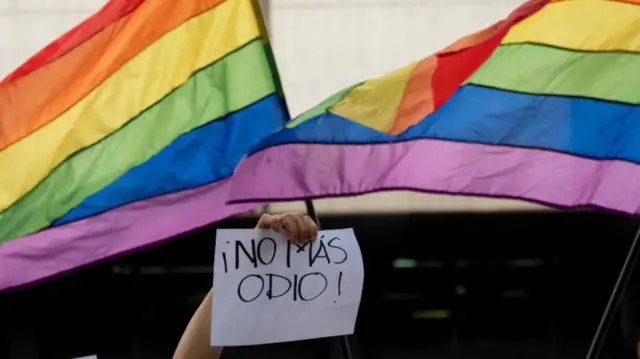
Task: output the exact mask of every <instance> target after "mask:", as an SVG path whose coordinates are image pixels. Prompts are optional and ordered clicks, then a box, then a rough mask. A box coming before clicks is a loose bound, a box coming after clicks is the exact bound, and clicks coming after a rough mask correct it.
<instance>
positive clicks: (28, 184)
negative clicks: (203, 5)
mask: <svg viewBox="0 0 640 359" xmlns="http://www.w3.org/2000/svg"><path fill="white" fill-rule="evenodd" d="M256 15H257V14H256V13H255V12H254V9H253V7H252V4H251V0H228V1H226V2H224V3H222V4H220V5H218V6H217V7H215V8H213V9H212V10H209V11H208V12H206V13H203V14H202V15H199V16H198V17H195V18H193V19H191V20H190V21H188V22H186V23H184V24H183V25H181V26H180V27H178V28H176V29H175V30H173V31H171V32H169V33H168V34H166V35H165V36H163V37H162V38H161V39H160V40H158V41H157V42H155V43H154V44H152V45H151V46H149V47H148V48H147V49H145V50H144V51H143V52H141V53H140V54H138V55H137V56H136V57H135V58H133V59H132V60H131V61H130V62H128V63H127V64H126V65H124V66H123V67H122V68H121V69H120V70H119V71H118V72H116V73H115V74H114V75H113V76H111V77H110V78H109V79H107V81H105V82H104V83H103V84H102V85H101V86H99V87H98V88H97V89H96V90H94V91H93V92H91V93H90V94H89V95H88V96H87V97H85V98H84V99H82V101H80V102H79V103H78V104H76V105H75V106H74V107H72V108H71V109H70V110H69V111H67V112H66V113H64V114H62V115H61V116H60V117H58V118H57V119H55V120H54V121H52V122H51V123H50V124H48V125H47V126H44V127H42V128H41V129H39V130H38V131H36V132H34V133H33V134H31V135H30V136H28V137H26V138H24V139H23V140H22V141H19V142H17V143H15V144H13V145H12V146H10V147H8V148H6V149H5V150H4V151H1V152H0V169H1V170H0V210H4V209H6V208H7V207H9V206H10V205H11V204H13V203H14V202H15V201H16V200H18V199H19V198H20V197H22V196H23V195H24V194H26V193H27V192H28V191H29V190H30V189H32V188H33V187H34V186H35V185H37V184H38V183H39V182H40V181H42V179H44V178H45V177H46V176H47V175H48V174H49V173H50V172H51V171H52V170H53V169H54V168H55V167H56V166H57V165H59V164H60V163H61V162H62V161H64V160H65V159H66V158H67V157H68V156H69V155H71V154H72V153H74V152H76V151H78V150H81V149H83V148H85V147H87V146H90V145H92V144H94V143H96V142H97V141H99V140H100V139H102V138H104V137H105V136H107V135H109V134H110V133H113V132H114V131H116V130H118V129H119V128H120V127H122V126H123V125H124V124H125V123H127V122H128V121H129V120H130V119H131V118H133V117H134V116H135V115H137V114H138V113H140V112H141V111H143V110H144V109H146V108H147V107H149V106H151V105H153V104H154V103H155V102H156V101H158V100H160V99H161V98H162V97H163V96H164V95H166V94H167V93H168V92H170V91H171V90H173V89H175V88H176V87H179V86H180V85H181V84H183V83H184V82H185V81H186V80H187V79H188V78H189V76H190V75H191V74H192V73H193V72H194V71H195V70H197V69H199V68H202V67H204V66H206V65H207V64H210V63H212V62H215V61H216V60H218V59H220V58H221V57H223V56H224V55H226V54H228V53H230V52H231V51H233V50H235V49H236V48H238V47H240V46H242V45H243V44H245V43H247V42H248V41H250V40H252V39H255V38H257V37H259V36H260V30H259V24H258V22H257V16H256ZM113 51H117V49H114V50H113ZM104 56H109V53H108V52H107V53H105V54H104ZM78 66H82V64H78ZM248 71H250V69H248ZM15 120H16V121H19V120H20V119H15ZM175 120H176V121H179V120H180V119H175ZM135 140H136V139H135V138H132V139H131V141H135ZM121 155H122V156H128V155H129V154H127V153H123V154H121Z"/></svg>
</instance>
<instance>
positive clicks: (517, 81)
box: [467, 44, 640, 104]
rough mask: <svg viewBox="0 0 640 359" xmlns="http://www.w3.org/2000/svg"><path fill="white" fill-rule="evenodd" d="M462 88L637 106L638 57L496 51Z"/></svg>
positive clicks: (518, 48) (528, 47) (528, 48)
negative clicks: (470, 87) (574, 97)
mask: <svg viewBox="0 0 640 359" xmlns="http://www.w3.org/2000/svg"><path fill="white" fill-rule="evenodd" d="M467 83H472V84H476V85H482V86H488V87H495V88H498V89H503V90H510V91H516V92H525V93H530V94H547V95H563V96H576V97H586V98H594V99H600V100H608V101H615V102H623V103H630V104H638V103H640V91H638V85H640V54H632V53H611V52H579V51H568V50H562V49H558V48H551V47H547V46H542V45H533V44H518V45H508V46H500V47H498V49H496V51H495V52H494V54H493V55H492V56H491V57H490V58H489V60H487V62H486V63H485V64H484V65H483V66H482V67H481V68H480V69H479V70H478V71H476V72H475V73H474V74H473V75H472V76H471V77H470V78H469V79H468V80H467Z"/></svg>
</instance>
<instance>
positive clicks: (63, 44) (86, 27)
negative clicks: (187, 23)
mask: <svg viewBox="0 0 640 359" xmlns="http://www.w3.org/2000/svg"><path fill="white" fill-rule="evenodd" d="M143 2H144V0H111V1H109V2H108V3H107V4H106V5H105V6H104V7H103V8H102V9H101V10H100V11H98V12H97V13H95V14H94V15H92V16H91V17H90V18H88V19H86V20H85V21H83V22H82V23H80V25H77V26H76V27H74V28H73V29H71V30H69V31H68V32H67V33H66V34H64V35H62V36H61V37H59V38H58V39H57V40H55V41H54V42H52V43H50V44H49V45H48V46H47V47H45V48H44V49H42V50H40V52H38V53H37V54H35V55H34V56H32V57H31V58H30V59H29V60H28V61H27V62H25V63H24V64H23V65H22V66H20V67H19V68H18V69H17V70H15V71H13V72H12V73H11V74H9V76H7V77H6V78H5V79H4V80H2V82H0V85H2V84H6V83H8V82H11V81H14V80H16V79H18V78H20V77H22V76H25V75H28V74H29V73H31V72H32V71H34V70H36V69H38V68H40V67H42V66H45V65H47V64H48V63H50V62H52V61H54V60H56V59H57V58H59V57H61V56H63V55H65V54H66V53H68V52H69V51H71V50H73V48H75V47H76V46H78V45H80V44H82V43H83V42H85V41H87V40H88V39H89V38H91V37H92V36H94V35H95V34H97V33H99V32H100V31H102V30H103V29H104V28H106V27H107V26H109V25H111V24H112V23H114V22H116V21H118V20H120V19H121V18H123V17H125V16H126V15H128V14H129V13H131V12H132V11H133V10H135V9H136V8H138V6H140V4H142V3H143Z"/></svg>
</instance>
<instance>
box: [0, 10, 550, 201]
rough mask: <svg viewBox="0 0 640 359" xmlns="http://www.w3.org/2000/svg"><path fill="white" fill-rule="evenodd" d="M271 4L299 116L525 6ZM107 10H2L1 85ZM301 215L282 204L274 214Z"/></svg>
mask: <svg viewBox="0 0 640 359" xmlns="http://www.w3.org/2000/svg"><path fill="white" fill-rule="evenodd" d="M156 1H157V0H156ZM267 2H268V3H269V5H270V8H269V16H270V21H271V24H270V25H271V34H272V37H273V46H274V51H275V52H276V58H277V60H278V65H279V68H280V72H281V76H282V78H283V83H284V87H285V91H286V94H287V99H288V102H289V106H290V107H291V111H292V113H293V114H297V113H299V112H301V111H304V110H305V109H307V108H309V107H311V106H313V105H315V104H316V103H317V102H319V101H321V100H322V99H323V98H324V97H325V96H327V95H329V94H330V93H332V92H334V91H336V90H339V89H341V88H342V87H345V86H347V85H350V84H352V83H355V82H358V81H361V80H364V79H366V78H370V77H374V76H378V75H382V74H384V73H386V72H388V71H390V70H393V69H395V68H396V67H399V66H402V65H405V64H407V63H409V62H411V61H413V60H416V59H419V58H422V57H425V56H427V55H429V54H431V53H433V52H435V51H437V50H438V49H440V48H442V47H444V46H446V45H447V44H449V43H451V42H452V41H454V40H455V39H457V38H459V37H461V36H464V35H466V34H468V33H470V32H473V31H476V30H478V29H480V28H482V27H485V26H487V25H489V24H491V23H493V22H495V21H497V20H499V19H500V18H502V17H504V16H506V15H507V14H508V13H509V12H510V11H511V10H513V9H514V8H515V7H516V6H518V5H519V4H520V3H521V2H522V0H267ZM104 3H105V1H104V0H0V77H2V76H4V75H6V74H7V73H9V72H10V71H11V70H13V69H14V68H16V67H17V66H19V65H20V63H22V62H23V61H25V60H26V59H27V58H28V57H29V56H31V55H32V54H34V53H35V52H36V51H37V50H39V49H40V48H42V47H43V46H45V45H46V44H47V43H48V42H50V41H51V40H53V39H55V38H56V37H58V36H59V35H60V34H62V33H63V32H64V31H66V30H67V29H69V28H71V27H72V26H74V25H75V24H77V23H79V22H80V21H81V20H82V19H84V18H85V17H86V16H88V15H90V14H91V13H92V12H94V11H96V10H97V9H98V8H99V7H100V6H102V5H103V4H104ZM176 3H178V1H176ZM317 206H318V209H319V211H321V212H327V211H332V212H335V211H338V212H356V211H404V210H411V211H449V210H510V209H524V208H526V209H532V208H540V207H539V206H535V205H531V204H525V203H522V202H515V201H503V200H488V199H477V198H460V197H450V196H440V195H438V196H435V195H422V194H415V193H406V192H405V193H403V192H391V193H381V194H374V195H367V196H361V197H357V198H352V199H331V200H323V201H318V203H317ZM301 208H302V207H300V204H279V205H277V206H274V207H273V210H276V211H279V210H291V209H301Z"/></svg>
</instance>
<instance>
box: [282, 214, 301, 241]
mask: <svg viewBox="0 0 640 359" xmlns="http://www.w3.org/2000/svg"><path fill="white" fill-rule="evenodd" d="M297 217H299V215H297V214H294V213H285V214H283V215H281V216H280V220H282V224H283V225H284V229H285V230H286V231H287V233H288V234H289V240H290V241H291V242H293V243H302V236H301V231H302V228H300V224H301V221H300V220H299V219H298V218H297Z"/></svg>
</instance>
